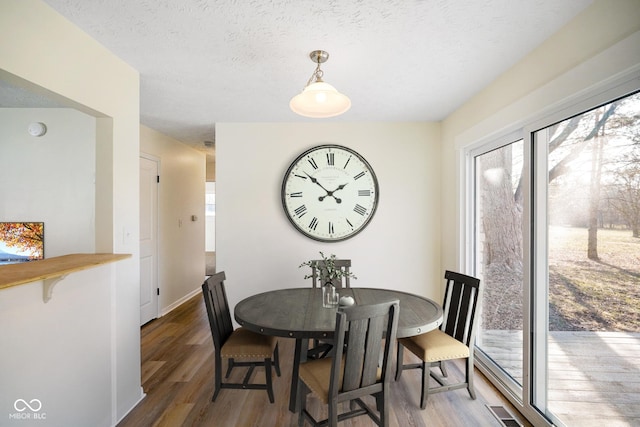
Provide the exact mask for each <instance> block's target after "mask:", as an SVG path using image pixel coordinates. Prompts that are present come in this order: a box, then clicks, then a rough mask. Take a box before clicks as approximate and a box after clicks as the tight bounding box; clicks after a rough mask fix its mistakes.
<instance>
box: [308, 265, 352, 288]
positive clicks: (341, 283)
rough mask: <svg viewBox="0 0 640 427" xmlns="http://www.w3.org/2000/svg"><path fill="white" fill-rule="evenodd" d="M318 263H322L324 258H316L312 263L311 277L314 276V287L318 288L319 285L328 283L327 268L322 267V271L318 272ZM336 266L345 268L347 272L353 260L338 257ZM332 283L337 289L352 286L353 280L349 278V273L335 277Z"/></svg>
mask: <svg viewBox="0 0 640 427" xmlns="http://www.w3.org/2000/svg"><path fill="white" fill-rule="evenodd" d="M316 263H319V264H316ZM316 265H322V260H314V261H313V263H312V264H311V277H312V284H313V287H314V288H317V287H318V286H322V285H323V284H325V283H326V280H325V277H327V269H326V268H320V271H319V272H318V268H317V267H316ZM335 266H336V268H339V269H341V270H343V271H344V272H345V273H349V270H350V269H351V260H350V259H336V260H335ZM331 283H332V284H333V286H335V287H336V289H342V288H350V287H351V282H350V280H349V276H348V275H347V276H342V278H338V279H333V280H332V281H331Z"/></svg>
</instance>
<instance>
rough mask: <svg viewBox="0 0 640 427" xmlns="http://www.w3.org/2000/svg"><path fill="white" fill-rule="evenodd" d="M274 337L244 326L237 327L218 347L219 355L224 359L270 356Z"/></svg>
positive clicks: (273, 346)
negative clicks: (219, 347) (220, 346)
mask: <svg viewBox="0 0 640 427" xmlns="http://www.w3.org/2000/svg"><path fill="white" fill-rule="evenodd" d="M276 343H277V340H276V338H275V337H271V336H268V335H261V334H257V333H255V332H252V331H250V330H248V329H245V328H242V327H240V328H238V329H236V330H235V331H233V333H232V334H231V336H230V337H229V339H228V340H227V342H225V343H224V345H223V346H222V348H221V349H220V355H221V356H222V357H224V358H226V359H228V358H234V359H243V358H252V359H256V358H263V359H266V358H268V357H271V355H272V354H273V350H274V348H275V346H276Z"/></svg>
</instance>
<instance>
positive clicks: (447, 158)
mask: <svg viewBox="0 0 640 427" xmlns="http://www.w3.org/2000/svg"><path fill="white" fill-rule="evenodd" d="M614 5H615V7H614ZM638 30H640V2H639V1H637V0H620V1H616V2H611V1H596V2H595V3H594V4H593V5H592V6H590V7H589V8H587V9H586V10H585V11H584V12H583V13H581V14H580V15H578V16H577V17H576V18H575V19H574V20H573V21H572V22H571V23H569V24H568V25H567V26H565V27H564V28H562V29H561V30H560V31H559V32H558V33H557V34H555V35H554V36H552V37H551V38H549V39H548V40H547V41H546V42H544V43H543V44H542V45H541V46H539V47H538V48H537V49H535V50H534V51H533V52H532V53H530V54H529V55H527V56H526V57H525V58H524V59H523V60H522V61H520V62H519V63H518V64H516V65H515V66H514V67H513V68H511V69H510V70H508V71H507V72H506V73H504V74H503V75H502V76H500V77H499V78H498V79H496V81H495V82H493V83H492V84H491V85H489V86H488V87H487V88H485V89H484V90H483V91H481V92H480V93H479V94H477V95H476V96H474V97H473V98H472V99H471V100H469V101H468V102H467V103H466V104H464V105H463V106H462V107H461V108H459V109H458V110H457V111H455V112H454V113H453V114H451V115H450V116H449V117H447V119H446V120H444V121H443V123H442V159H441V160H442V164H443V168H442V171H443V174H442V200H441V208H442V212H441V215H442V233H443V238H442V241H443V245H442V248H441V252H442V269H443V270H444V269H457V268H461V265H460V263H461V262H462V260H461V259H460V254H461V251H462V247H463V245H462V241H461V235H460V225H461V215H462V214H463V212H462V211H463V209H462V204H461V200H460V188H461V185H462V184H461V170H460V164H461V163H460V162H461V156H462V154H463V150H464V147H465V146H468V145H470V144H473V143H476V142H478V141H481V140H483V139H487V138H490V137H491V136H492V135H501V134H504V133H506V132H508V131H510V130H516V129H519V128H522V127H523V126H524V125H525V124H527V123H530V122H531V121H533V120H538V119H540V118H541V117H542V116H543V115H544V114H546V113H548V112H549V111H550V109H553V108H556V106H558V105H559V104H561V103H562V102H564V101H566V100H568V99H570V98H572V97H574V96H576V95H579V94H580V93H582V92H583V91H585V90H588V89H589V88H594V87H596V86H597V85H599V84H602V83H603V82H605V81H607V80H608V79H610V78H611V77H613V76H615V75H616V74H618V73H620V72H623V71H624V70H628V69H630V68H632V67H634V66H637V65H638V64H640V48H638V46H640V40H638V33H637V31H638ZM444 236H446V238H445V237H444Z"/></svg>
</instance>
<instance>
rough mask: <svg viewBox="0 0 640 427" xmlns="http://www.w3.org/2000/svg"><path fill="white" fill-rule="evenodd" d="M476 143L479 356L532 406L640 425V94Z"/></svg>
mask: <svg viewBox="0 0 640 427" xmlns="http://www.w3.org/2000/svg"><path fill="white" fill-rule="evenodd" d="M523 136H524V137H523V138H522V139H521V138H520V137H514V136H513V135H512V136H511V137H507V138H505V139H503V140H501V141H491V142H489V143H487V144H485V145H483V146H480V147H477V148H475V149H474V150H470V151H469V152H468V162H467V165H468V168H469V169H468V176H470V177H472V178H471V179H470V180H469V185H468V188H469V190H470V194H471V196H470V198H469V200H470V203H472V204H473V209H472V212H473V213H472V219H471V220H469V224H470V227H468V228H469V230H471V231H470V236H469V237H470V238H469V239H468V241H470V242H472V244H471V251H470V252H471V253H470V254H469V255H470V256H469V258H470V262H469V263H468V265H470V266H471V267H472V269H473V273H474V274H475V275H476V276H478V277H480V278H481V280H482V281H483V283H484V286H485V290H484V295H483V302H482V304H483V305H482V316H481V326H480V332H479V334H478V337H477V340H476V341H477V342H476V347H477V349H476V350H477V354H478V361H479V363H480V364H481V366H482V367H483V368H484V369H486V370H488V371H489V372H490V373H491V375H492V377H493V378H494V382H496V383H497V384H499V385H500V387H501V389H502V390H503V391H505V392H506V393H508V394H509V395H510V396H511V397H512V401H514V402H519V403H520V405H521V406H520V407H521V409H522V410H523V412H525V413H529V414H536V415H537V416H541V419H546V420H547V421H548V422H553V423H554V424H556V425H559V426H562V425H566V426H578V425H579V426H591V425H608V426H632V425H640V357H638V354H640V94H632V95H628V96H625V97H624V98H620V99H617V100H614V101H611V102H608V103H606V104H603V105H601V106H598V107H597V108H593V109H589V110H587V111H582V112H580V113H579V114H576V115H573V116H571V117H565V118H564V119H563V120H561V121H558V122H555V123H549V124H546V125H544V127H542V128H540V127H538V128H536V129H535V130H533V131H526V129H525V131H523Z"/></svg>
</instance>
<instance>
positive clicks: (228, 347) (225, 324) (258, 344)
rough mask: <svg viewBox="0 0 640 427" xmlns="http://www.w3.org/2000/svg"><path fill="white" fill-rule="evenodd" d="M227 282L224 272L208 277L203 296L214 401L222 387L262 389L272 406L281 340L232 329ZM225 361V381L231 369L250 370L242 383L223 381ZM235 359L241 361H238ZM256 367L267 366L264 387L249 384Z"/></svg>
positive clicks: (203, 288)
mask: <svg viewBox="0 0 640 427" xmlns="http://www.w3.org/2000/svg"><path fill="white" fill-rule="evenodd" d="M225 279H226V275H225V273H224V271H221V272H219V273H216V274H214V275H213V276H210V277H209V278H207V280H205V282H204V283H203V284H202V294H203V296H204V303H205V306H206V307H207V314H208V316H209V325H210V326H211V335H212V336H213V345H214V350H215V390H214V392H213V397H212V399H211V400H213V401H215V400H216V397H217V396H218V393H219V392H220V390H221V389H223V388H235V389H259V390H267V394H268V396H269V401H270V402H271V403H273V401H274V400H273V386H272V380H271V365H272V363H273V365H274V367H275V371H276V374H277V375H278V376H280V361H279V357H278V340H277V339H276V338H275V337H272V336H268V335H261V334H257V333H255V332H252V331H250V330H248V329H245V328H242V327H240V328H238V329H235V330H234V329H233V324H232V323H231V312H230V311H229V303H228V302H227V293H226V291H225V286H224V281H225ZM272 355H273V359H272ZM222 359H227V372H226V375H225V378H229V375H230V374H231V370H232V369H233V368H234V367H236V366H248V367H249V369H248V371H247V373H246V375H245V377H244V381H243V382H242V383H227V382H223V381H222ZM236 359H240V360H242V361H240V362H238V361H236ZM256 366H264V369H265V377H266V382H265V384H255V383H250V382H249V380H250V377H251V374H252V373H253V370H254V369H255V367H256Z"/></svg>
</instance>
